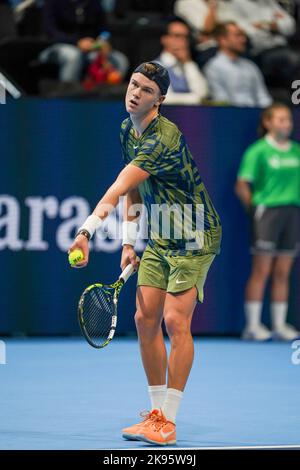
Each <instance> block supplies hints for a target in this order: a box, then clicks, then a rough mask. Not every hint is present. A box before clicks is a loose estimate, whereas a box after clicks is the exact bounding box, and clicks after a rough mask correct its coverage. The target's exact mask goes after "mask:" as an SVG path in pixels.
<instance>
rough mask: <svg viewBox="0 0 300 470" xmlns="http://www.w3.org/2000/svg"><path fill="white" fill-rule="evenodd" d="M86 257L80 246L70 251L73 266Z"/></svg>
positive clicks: (70, 261)
mask: <svg viewBox="0 0 300 470" xmlns="http://www.w3.org/2000/svg"><path fill="white" fill-rule="evenodd" d="M83 259H84V255H83V252H82V251H81V250H79V249H78V248H77V249H76V250H73V251H71V253H69V263H70V265H71V266H75V265H76V264H77V263H79V262H80V261H82V260H83Z"/></svg>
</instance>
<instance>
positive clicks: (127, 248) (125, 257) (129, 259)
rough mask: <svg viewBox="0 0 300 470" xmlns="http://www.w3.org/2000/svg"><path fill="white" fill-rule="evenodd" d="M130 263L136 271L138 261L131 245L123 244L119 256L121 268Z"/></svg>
mask: <svg viewBox="0 0 300 470" xmlns="http://www.w3.org/2000/svg"><path fill="white" fill-rule="evenodd" d="M129 263H131V264H132V266H133V267H134V269H135V270H136V271H137V270H138V269H139V265H140V261H139V258H138V256H137V254H136V252H135V251H134V249H133V246H131V245H124V246H123V251H122V257H121V269H122V271H124V269H125V268H126V266H128V264H129Z"/></svg>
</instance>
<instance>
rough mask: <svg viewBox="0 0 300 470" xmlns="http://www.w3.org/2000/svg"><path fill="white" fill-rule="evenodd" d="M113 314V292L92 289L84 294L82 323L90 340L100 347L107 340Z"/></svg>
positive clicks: (98, 288)
mask: <svg viewBox="0 0 300 470" xmlns="http://www.w3.org/2000/svg"><path fill="white" fill-rule="evenodd" d="M114 314H115V307H114V301H113V290H112V291H108V290H107V288H106V289H105V290H104V289H103V288H101V287H94V288H93V289H91V290H90V291H89V292H87V293H86V294H85V297H84V302H83V306H82V321H83V325H84V328H85V330H86V333H87V335H88V336H89V338H90V340H91V341H92V342H93V343H94V344H96V345H97V346H101V345H102V344H103V343H104V342H105V341H106V340H107V338H108V336H109V333H110V330H111V327H112V317H113V315H114Z"/></svg>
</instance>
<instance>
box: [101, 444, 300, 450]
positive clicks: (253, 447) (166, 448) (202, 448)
mask: <svg viewBox="0 0 300 470" xmlns="http://www.w3.org/2000/svg"><path fill="white" fill-rule="evenodd" d="M145 444H146V443H145ZM244 449H250V450H252V449H253V450H256V449H300V444H295V445H292V444H283V445H280V444H279V445H273V446H272V445H266V446H257V445H253V446H221V447H215V446H210V447H169V446H160V447H150V445H149V447H131V448H127V447H126V448H123V449H106V450H111V451H114V450H122V451H125V452H126V450H128V451H131V450H143V451H147V450H149V451H151V450H163V451H165V450H166V451H168V450H169V451H172V450H244Z"/></svg>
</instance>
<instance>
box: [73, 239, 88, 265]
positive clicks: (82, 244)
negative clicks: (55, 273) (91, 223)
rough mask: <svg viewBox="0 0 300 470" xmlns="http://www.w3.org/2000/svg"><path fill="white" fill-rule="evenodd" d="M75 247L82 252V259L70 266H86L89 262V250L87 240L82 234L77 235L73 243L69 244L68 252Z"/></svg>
mask: <svg viewBox="0 0 300 470" xmlns="http://www.w3.org/2000/svg"><path fill="white" fill-rule="evenodd" d="M75 249H79V250H81V251H82V252H83V255H84V259H83V260H82V261H80V262H79V263H77V264H76V265H74V266H72V268H84V267H85V266H87V264H88V262H89V252H90V248H89V241H88V239H87V238H86V237H85V236H84V235H81V234H80V235H77V237H76V238H75V240H74V242H73V244H72V245H71V246H70V248H69V250H68V253H70V252H71V251H73V250H75Z"/></svg>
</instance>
